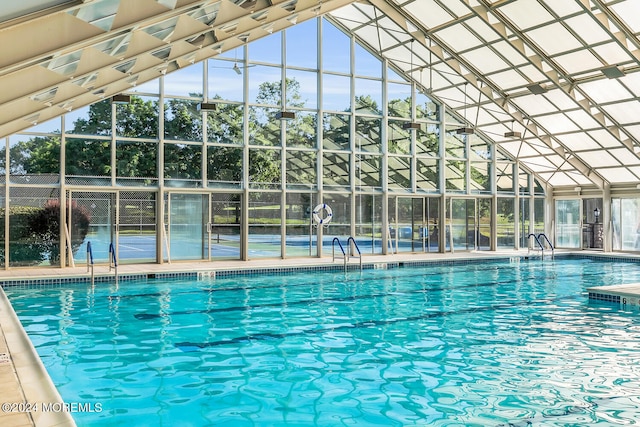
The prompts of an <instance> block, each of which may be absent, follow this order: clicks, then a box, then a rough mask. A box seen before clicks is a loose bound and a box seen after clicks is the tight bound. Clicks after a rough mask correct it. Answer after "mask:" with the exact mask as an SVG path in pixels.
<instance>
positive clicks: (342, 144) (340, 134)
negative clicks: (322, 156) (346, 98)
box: [322, 114, 351, 150]
mask: <svg viewBox="0 0 640 427" xmlns="http://www.w3.org/2000/svg"><path fill="white" fill-rule="evenodd" d="M350 121H351V116H348V115H346V114H325V115H324V119H323V122H322V127H323V139H322V147H323V148H324V149H329V150H348V149H349V147H350V145H349V133H350V128H349V123H350Z"/></svg>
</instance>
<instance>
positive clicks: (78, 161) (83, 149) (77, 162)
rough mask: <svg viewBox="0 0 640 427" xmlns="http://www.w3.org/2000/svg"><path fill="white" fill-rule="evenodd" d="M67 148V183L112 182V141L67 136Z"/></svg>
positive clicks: (105, 183)
mask: <svg viewBox="0 0 640 427" xmlns="http://www.w3.org/2000/svg"><path fill="white" fill-rule="evenodd" d="M65 150H66V152H67V153H69V155H68V156H66V165H65V167H66V171H67V183H70V184H73V183H78V184H85V185H86V184H93V185H109V184H110V183H111V179H110V176H111V141H109V140H92V139H88V138H87V139H79V138H67V140H66V147H65ZM74 177H78V179H74ZM80 177H83V178H80Z"/></svg>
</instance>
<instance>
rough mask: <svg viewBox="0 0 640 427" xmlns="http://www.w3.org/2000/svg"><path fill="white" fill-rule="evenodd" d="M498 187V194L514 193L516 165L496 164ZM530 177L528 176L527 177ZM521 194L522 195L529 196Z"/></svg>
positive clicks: (508, 163) (509, 163) (507, 163)
mask: <svg viewBox="0 0 640 427" xmlns="http://www.w3.org/2000/svg"><path fill="white" fill-rule="evenodd" d="M496 169H497V170H496V187H497V191H498V192H506V193H513V191H514V188H513V171H514V170H515V164H514V163H511V162H496ZM527 176H528V175H527ZM526 190H527V192H526V193H524V192H521V193H520V194H528V187H526Z"/></svg>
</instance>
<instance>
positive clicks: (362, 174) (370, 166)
mask: <svg viewBox="0 0 640 427" xmlns="http://www.w3.org/2000/svg"><path fill="white" fill-rule="evenodd" d="M381 162H382V157H381V156H368V155H364V154H356V182H355V185H356V187H358V188H359V189H361V188H363V187H372V188H375V189H379V188H381V186H382V181H381V179H382V178H381V168H380V165H381Z"/></svg>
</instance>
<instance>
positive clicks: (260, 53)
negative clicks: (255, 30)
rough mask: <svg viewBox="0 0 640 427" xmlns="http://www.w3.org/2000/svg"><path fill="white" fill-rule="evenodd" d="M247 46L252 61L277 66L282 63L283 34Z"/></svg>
mask: <svg viewBox="0 0 640 427" xmlns="http://www.w3.org/2000/svg"><path fill="white" fill-rule="evenodd" d="M314 34H315V33H314ZM310 35H311V33H310V34H309V36H310ZM247 46H248V51H249V60H250V61H258V62H268V63H272V64H277V65H280V64H281V63H282V32H277V33H274V34H271V35H268V36H266V37H263V38H261V39H258V40H255V41H252V42H251V43H250V44H249V45H247Z"/></svg>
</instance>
